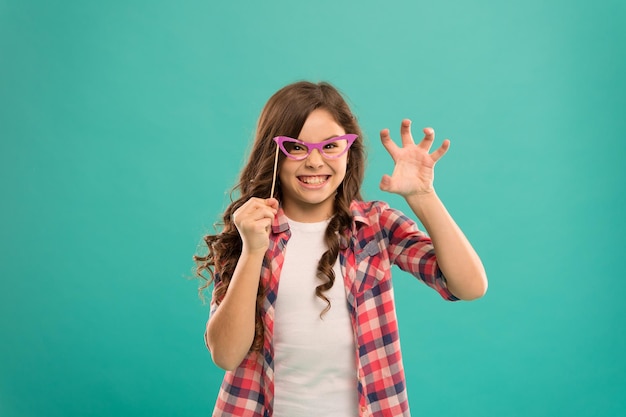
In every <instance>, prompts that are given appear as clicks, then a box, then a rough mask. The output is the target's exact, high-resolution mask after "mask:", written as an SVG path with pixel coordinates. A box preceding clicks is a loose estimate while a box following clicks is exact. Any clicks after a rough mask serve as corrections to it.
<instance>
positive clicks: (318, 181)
mask: <svg viewBox="0 0 626 417" xmlns="http://www.w3.org/2000/svg"><path fill="white" fill-rule="evenodd" d="M327 179H328V177H327V176H323V177H300V181H302V182H303V183H305V184H321V183H323V182H324V181H326V180H327Z"/></svg>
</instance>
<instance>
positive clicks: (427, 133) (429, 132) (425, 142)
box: [418, 127, 435, 152]
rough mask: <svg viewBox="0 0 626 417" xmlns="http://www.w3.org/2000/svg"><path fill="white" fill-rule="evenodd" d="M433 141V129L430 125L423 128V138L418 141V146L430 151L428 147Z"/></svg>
mask: <svg viewBox="0 0 626 417" xmlns="http://www.w3.org/2000/svg"><path fill="white" fill-rule="evenodd" d="M434 141H435V130H434V129H433V128H432V127H425V128H424V139H422V141H421V142H420V143H419V145H418V146H419V147H420V148H422V149H424V150H425V151H426V152H428V151H430V148H431V147H432V146H433V142H434Z"/></svg>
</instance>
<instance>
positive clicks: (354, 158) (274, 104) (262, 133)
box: [194, 81, 365, 351]
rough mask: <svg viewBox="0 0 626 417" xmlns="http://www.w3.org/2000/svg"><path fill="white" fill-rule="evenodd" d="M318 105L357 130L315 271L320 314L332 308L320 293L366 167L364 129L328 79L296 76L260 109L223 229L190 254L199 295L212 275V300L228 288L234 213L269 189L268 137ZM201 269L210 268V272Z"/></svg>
mask: <svg viewBox="0 0 626 417" xmlns="http://www.w3.org/2000/svg"><path fill="white" fill-rule="evenodd" d="M316 109H324V110H326V111H328V112H329V113H330V114H331V115H332V116H333V117H334V119H335V121H336V122H337V123H338V124H339V125H340V126H341V127H343V128H344V130H345V131H346V133H354V134H356V135H358V138H357V140H356V141H355V142H354V143H353V144H352V147H351V148H350V150H349V157H348V161H349V162H348V165H347V169H346V176H345V178H344V180H343V182H342V183H341V184H340V186H339V188H338V189H337V194H336V196H335V201H334V214H333V217H332V218H331V219H330V222H329V224H328V227H327V228H326V231H325V233H324V242H325V244H326V246H327V247H328V250H327V251H326V252H325V253H324V254H323V255H322V257H321V258H320V260H319V263H318V265H317V276H318V278H319V279H320V281H321V283H320V285H318V286H317V287H316V288H315V294H316V295H317V296H318V297H319V298H321V299H322V300H324V301H325V302H326V304H327V305H326V308H325V309H324V310H323V311H322V312H321V313H320V316H323V314H324V313H326V312H327V311H328V310H329V309H330V307H331V305H330V300H329V299H328V298H327V297H326V296H325V295H324V293H325V292H326V291H328V290H329V289H330V288H331V287H332V286H333V284H334V282H335V278H336V277H335V274H334V272H333V265H334V264H335V262H336V260H337V257H338V255H339V251H340V249H341V247H340V245H341V242H342V239H341V237H345V238H347V237H348V235H349V233H350V226H351V223H352V214H351V212H350V203H351V202H352V201H353V200H362V197H361V184H362V182H363V174H364V168H365V167H364V165H365V151H364V148H363V134H362V132H361V129H360V127H359V125H358V122H357V119H356V117H355V116H354V115H353V114H352V111H351V110H350V107H349V106H348V104H347V103H346V100H345V99H344V98H343V97H342V95H341V93H340V92H339V91H338V90H337V89H336V88H335V87H333V86H332V85H330V84H328V83H326V82H320V83H311V82H307V81H300V82H296V83H293V84H290V85H287V86H285V87H283V88H282V89H280V90H279V91H277V92H276V93H275V94H274V95H273V96H272V97H271V98H270V99H269V100H268V102H267V103H266V105H265V107H264V108H263V110H262V111H261V115H260V117H259V120H258V123H257V129H256V134H255V138H254V144H253V148H252V151H251V153H250V156H249V159H248V161H247V163H246V165H245V166H244V168H243V170H242V171H241V174H240V177H239V181H238V183H237V184H236V185H235V187H234V188H233V190H232V191H233V192H231V201H232V202H231V204H230V205H229V206H228V207H227V208H226V211H225V212H224V214H223V218H222V223H221V225H222V226H223V227H222V231H221V232H220V233H218V234H215V235H207V236H205V237H204V242H205V243H206V245H207V247H208V254H207V255H206V256H199V255H195V256H194V260H195V262H196V275H197V277H198V278H200V279H201V282H200V286H199V289H198V291H199V294H200V296H201V298H203V294H204V290H206V289H207V288H208V287H209V286H210V285H211V283H212V282H213V281H214V280H216V285H215V288H214V292H213V300H214V302H215V303H217V304H218V305H219V304H220V303H221V301H222V299H223V298H224V295H225V294H226V291H228V286H229V283H230V280H231V277H232V275H233V272H234V270H235V266H236V265H237V261H238V259H239V256H240V255H241V249H242V241H241V238H240V236H239V232H238V231H237V228H236V227H235V224H234V222H233V219H232V215H233V213H234V212H235V211H236V210H237V209H238V208H239V207H241V206H242V205H243V204H244V203H245V202H246V201H248V200H249V199H250V198H252V197H259V198H267V197H268V196H269V195H270V192H271V184H272V174H273V169H274V158H275V152H276V143H275V142H274V141H273V140H272V139H273V138H274V137H275V136H281V135H282V136H290V137H294V138H297V137H298V135H299V134H300V131H301V130H302V126H303V125H304V122H305V120H306V119H307V118H308V116H309V114H311V112H313V110H316ZM279 158H280V159H279V169H280V166H281V165H282V161H283V160H284V159H285V155H283V153H282V152H281V153H280V155H279ZM277 181H278V179H277ZM235 194H238V198H236V199H234V200H233V195H235ZM274 197H275V198H276V199H277V200H278V201H279V202H280V201H281V200H282V191H281V187H280V183H277V187H276V191H275V195H274ZM205 273H208V274H209V277H208V278H207V277H206V276H205ZM264 297H265V288H263V287H262V285H261V284H260V285H259V290H258V293H257V306H256V312H257V314H256V326H255V337H254V342H253V343H252V346H251V350H253V351H258V350H260V349H261V347H262V346H263V321H262V317H261V306H262V305H263V300H264Z"/></svg>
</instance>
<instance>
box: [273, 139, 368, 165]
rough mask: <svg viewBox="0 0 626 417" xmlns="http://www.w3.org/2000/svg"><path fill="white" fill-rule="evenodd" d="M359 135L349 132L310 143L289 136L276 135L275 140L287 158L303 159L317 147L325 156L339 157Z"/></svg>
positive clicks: (330, 157)
mask: <svg viewBox="0 0 626 417" xmlns="http://www.w3.org/2000/svg"><path fill="white" fill-rule="evenodd" d="M357 137H358V136H357V135H354V134H347V135H342V136H337V137H335V138H331V139H327V140H325V141H322V142H319V143H310V142H304V141H302V140H300V139H294V138H290V137H287V136H276V137H275V138H274V141H275V142H276V143H277V144H278V146H279V147H280V150H281V151H283V153H284V154H285V155H286V156H287V158H290V159H295V160H296V161H301V160H303V159H306V158H308V157H309V155H311V152H313V149H317V150H318V151H319V153H320V154H321V155H322V156H323V157H324V158H328V159H335V158H339V157H340V156H341V155H343V154H344V153H346V152H347V151H348V149H350V146H352V144H353V143H354V141H355V140H356V138H357Z"/></svg>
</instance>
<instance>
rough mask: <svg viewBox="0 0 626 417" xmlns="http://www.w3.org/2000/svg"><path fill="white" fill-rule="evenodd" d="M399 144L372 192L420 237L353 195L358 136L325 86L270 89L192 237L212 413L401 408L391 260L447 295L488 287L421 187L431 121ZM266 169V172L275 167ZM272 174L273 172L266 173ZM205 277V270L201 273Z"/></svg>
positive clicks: (429, 190)
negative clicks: (220, 201)
mask: <svg viewBox="0 0 626 417" xmlns="http://www.w3.org/2000/svg"><path fill="white" fill-rule="evenodd" d="M400 134H401V139H402V146H398V145H397V144H396V143H395V142H394V141H393V140H392V139H391V138H390V135H389V130H387V129H385V130H383V131H381V133H380V137H381V140H382V144H383V146H384V147H385V149H386V150H387V151H388V152H389V154H390V155H391V157H392V158H393V161H394V163H395V168H394V170H393V173H392V175H391V176H389V175H385V176H383V178H382V180H381V182H380V188H381V189H382V190H383V191H388V192H391V193H397V194H400V195H401V196H403V197H404V198H405V199H406V201H407V203H408V204H409V206H410V207H411V210H412V211H413V213H414V214H415V216H417V218H418V219H419V220H420V221H421V222H422V224H423V225H424V227H425V229H426V231H427V232H428V235H429V236H430V237H428V236H427V235H426V234H425V233H423V232H422V231H420V230H418V228H417V226H416V224H415V223H414V222H413V221H412V220H410V219H409V218H407V217H406V216H404V215H403V214H402V213H401V212H399V211H397V210H394V209H391V208H390V207H389V206H388V205H387V204H385V203H382V202H365V201H363V200H362V198H361V192H360V188H361V183H362V180H363V169H364V162H365V156H364V149H363V140H362V136H363V135H362V133H361V129H360V128H359V125H358V123H357V121H356V118H355V117H354V115H353V114H352V112H351V111H350V108H349V107H348V105H347V103H346V102H345V100H344V99H343V97H342V96H341V94H340V93H339V92H338V91H337V90H336V89H335V88H334V87H333V86H331V85H329V84H327V83H319V84H314V83H310V82H297V83H294V84H291V85H288V86H286V87H284V88H282V89H281V90H279V91H278V92H277V93H275V94H274V95H273V96H272V97H271V98H270V99H269V101H268V102H267V104H266V105H265V107H264V109H263V111H262V112H261V116H260V118H259V121H258V126H257V131H256V137H255V141H254V146H253V149H252V152H251V155H250V159H249V161H248V163H247V165H246V166H245V167H244V169H243V171H242V173H241V177H240V180H239V183H238V184H237V186H236V189H237V190H238V191H239V198H238V199H236V200H235V201H234V202H232V204H230V206H229V207H228V208H227V209H226V212H225V213H224V216H223V223H224V224H223V226H224V227H223V230H222V232H221V233H219V234H217V235H209V236H206V237H205V241H206V243H207V246H208V249H209V252H208V255H207V256H204V257H202V256H196V257H195V259H196V262H197V263H198V268H197V273H198V276H200V277H202V273H203V272H204V271H208V273H209V274H210V279H208V280H206V281H205V283H204V285H203V286H201V288H200V291H202V290H204V289H205V288H207V287H208V286H209V285H210V284H211V282H213V283H214V289H213V296H212V301H211V314H210V317H209V320H208V322H207V327H206V332H205V341H206V345H207V347H208V349H209V351H210V352H211V356H212V358H213V361H214V362H215V363H216V364H217V365H218V366H219V367H221V368H223V369H225V370H226V371H227V372H226V374H225V377H224V381H223V383H222V387H221V389H220V392H219V396H218V399H217V402H216V405H215V410H214V415H215V416H244V415H245V416H266V417H267V416H277V417H279V416H289V417H297V416H341V417H346V416H368V415H377V416H408V415H409V414H410V412H409V405H408V400H407V392H406V387H405V377H404V371H403V366H402V358H401V353H400V341H399V339H398V325H397V320H396V313H395V306H394V298H393V290H392V285H391V265H392V264H395V265H398V266H399V267H400V268H401V269H402V270H404V271H407V272H409V273H411V274H413V275H414V276H415V277H417V278H418V279H420V280H421V281H423V282H424V283H426V284H427V285H429V286H430V287H432V288H434V289H435V290H436V291H438V292H439V293H440V294H441V296H442V297H443V298H444V299H446V300H451V301H453V300H458V299H463V300H470V299H475V298H478V297H481V296H482V295H483V294H484V293H485V291H486V289H487V279H486V275H485V271H484V269H483V266H482V263H481V261H480V259H479V257H478V255H477V254H476V253H475V251H474V250H473V249H472V246H471V245H470V243H469V242H468V241H467V239H466V238H465V236H464V235H463V233H462V232H461V230H460V229H459V228H458V226H457V225H456V224H455V222H454V220H453V219H452V218H451V217H450V215H449V214H448V212H447V211H446V209H445V207H444V205H443V204H442V202H441V201H440V200H439V198H438V197H437V194H436V193H435V190H434V188H433V177H434V175H433V168H434V165H435V163H436V162H437V160H439V158H441V157H442V156H443V155H444V154H445V153H446V151H447V150H448V148H449V141H448V140H445V141H444V142H443V144H442V145H441V147H439V148H438V149H437V150H435V151H434V152H432V153H429V152H430V148H431V146H432V144H433V140H434V131H433V129H430V128H426V129H424V134H425V136H424V138H423V139H422V140H421V141H420V142H419V143H418V144H415V143H414V141H413V138H412V135H411V122H410V121H409V120H403V121H402V124H401V127H400ZM275 176H276V177H275ZM274 181H275V182H274ZM205 279H206V278H205Z"/></svg>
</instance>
